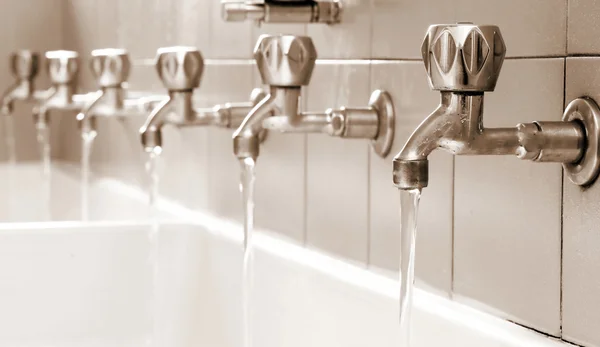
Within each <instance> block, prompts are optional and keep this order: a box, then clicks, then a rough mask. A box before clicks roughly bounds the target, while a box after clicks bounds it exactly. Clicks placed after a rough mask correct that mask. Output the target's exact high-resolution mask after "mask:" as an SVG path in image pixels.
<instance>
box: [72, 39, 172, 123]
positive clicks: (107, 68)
mask: <svg viewBox="0 0 600 347" xmlns="http://www.w3.org/2000/svg"><path fill="white" fill-rule="evenodd" d="M90 67H91V69H92V73H93V75H94V77H95V78H96V82H97V84H98V87H99V88H100V89H99V90H98V91H97V92H96V93H95V94H94V96H93V97H92V98H91V99H90V100H89V102H88V103H87V104H86V105H85V106H84V107H83V108H82V109H81V111H80V112H79V113H78V114H77V120H78V121H79V124H80V128H81V129H82V131H83V132H89V131H95V128H96V126H95V119H96V117H125V116H135V115H144V114H147V113H148V112H149V111H150V110H151V109H152V108H153V107H154V106H155V105H156V104H158V103H159V102H161V101H163V100H165V99H166V98H167V96H166V95H164V96H163V95H147V96H141V95H131V92H129V91H128V90H127V79H128V77H129V72H130V70H131V61H130V59H129V54H128V53H127V51H126V50H124V49H115V48H106V49H97V50H94V51H92V58H91V60H90Z"/></svg>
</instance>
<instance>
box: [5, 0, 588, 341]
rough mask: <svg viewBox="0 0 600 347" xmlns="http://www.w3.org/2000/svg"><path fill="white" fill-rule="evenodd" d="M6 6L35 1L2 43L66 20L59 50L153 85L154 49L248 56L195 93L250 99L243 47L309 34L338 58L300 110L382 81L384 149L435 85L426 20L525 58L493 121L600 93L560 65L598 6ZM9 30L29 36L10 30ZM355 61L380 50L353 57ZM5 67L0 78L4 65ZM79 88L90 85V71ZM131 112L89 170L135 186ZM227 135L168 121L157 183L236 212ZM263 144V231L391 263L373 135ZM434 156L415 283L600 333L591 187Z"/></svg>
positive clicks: (317, 78)
mask: <svg viewBox="0 0 600 347" xmlns="http://www.w3.org/2000/svg"><path fill="white" fill-rule="evenodd" d="M31 1H34V0H31ZM14 3H15V5H14V6H16V7H15V8H19V9H20V10H19V11H23V12H27V13H29V11H38V9H39V13H37V12H36V13H37V14H36V15H35V16H34V17H33V18H38V19H39V20H38V19H36V20H35V21H30V22H21V21H18V20H16V17H15V16H12V15H6V13H7V12H3V13H5V16H6V18H5V19H6V20H5V21H4V23H13V25H11V26H10V27H13V28H18V29H15V32H7V31H5V32H2V33H0V37H2V36H1V35H3V36H4V37H5V38H6V40H7V42H13V43H12V45H17V42H21V43H27V45H32V46H35V45H38V44H39V46H37V47H39V48H40V49H46V48H53V47H54V46H60V45H61V43H62V39H59V38H60V37H61V35H60V34H59V33H60V32H63V31H64V38H65V40H66V41H65V42H64V46H65V47H68V48H76V49H78V50H80V51H81V52H82V53H86V52H88V51H89V50H91V49H93V48H98V47H103V46H122V47H125V48H128V49H129V50H130V51H131V54H132V56H133V57H134V58H135V59H136V66H135V69H134V71H133V73H132V77H131V86H132V87H133V88H142V89H147V90H154V91H162V86H161V85H160V82H159V81H158V80H157V79H156V77H155V72H154V69H153V67H152V66H148V64H146V63H147V60H148V59H152V58H153V57H154V54H155V50H156V48H158V47H159V46H162V45H171V44H186V45H195V46H198V47H199V48H200V49H201V50H202V52H203V54H204V56H205V58H210V59H222V60H220V63H221V64H223V63H226V62H227V61H228V60H230V59H241V60H240V61H237V62H236V64H234V65H229V66H228V65H225V66H224V65H216V66H215V65H211V66H208V67H207V69H206V75H205V78H204V81H203V84H202V88H201V89H200V90H199V92H198V96H199V103H200V104H203V105H204V104H206V105H208V104H212V103H215V102H221V101H237V100H240V99H241V100H245V98H246V97H247V94H248V93H249V91H250V89H251V87H252V86H254V85H259V84H260V83H258V76H257V73H256V71H255V69H254V67H252V66H251V65H244V64H243V63H244V62H245V61H246V59H250V58H251V57H252V53H251V52H252V47H253V46H254V42H255V40H256V38H257V37H258V35H260V34H263V33H293V34H307V35H309V36H311V37H312V38H313V40H314V42H315V45H316V47H317V50H318V53H319V57H320V58H327V59H342V60H344V61H338V62H337V63H339V64H335V62H331V61H330V62H329V63H328V64H325V65H318V66H317V68H316V70H315V74H314V78H313V80H312V83H311V85H310V86H309V87H308V88H307V90H306V93H305V98H304V101H305V103H306V107H307V108H308V109H310V110H314V109H316V110H320V109H324V108H327V107H333V106H340V105H344V104H348V106H363V105H364V104H365V103H366V101H367V100H368V96H369V94H370V92H371V90H372V89H374V88H386V89H389V90H390V91H391V92H392V94H393V97H394V100H395V103H396V109H397V112H398V123H397V126H396V129H397V131H398V134H397V136H396V140H397V142H396V143H395V144H394V151H397V150H399V149H400V148H401V146H402V142H403V141H404V140H405V139H406V138H407V136H408V135H409V134H410V132H411V130H412V129H413V128H414V127H415V126H416V124H417V123H418V122H419V121H420V120H421V119H422V118H423V117H425V115H426V114H428V113H429V112H431V110H433V108H434V107H435V104H436V103H437V102H438V101H437V98H438V93H436V92H431V91H429V90H428V87H427V83H426V79H425V74H424V69H423V68H422V66H421V63H420V62H419V61H415V60H419V59H420V58H421V57H420V46H421V39H422V37H423V35H424V31H425V29H426V27H427V26H428V25H429V24H435V23H444V22H446V23H447V22H455V21H473V22H476V23H481V24H496V25H499V26H500V27H501V30H502V33H503V36H504V39H505V41H506V45H507V49H508V51H507V55H508V56H509V57H513V58H519V59H514V60H508V61H507V62H506V63H505V66H504V69H503V72H502V75H501V77H500V81H499V84H498V90H497V91H496V92H494V93H489V94H488V95H487V96H486V113H485V114H486V118H485V120H486V124H487V125H488V126H513V125H515V124H516V123H518V122H522V121H528V120H533V119H541V120H545V119H548V120H551V119H559V118H560V116H561V113H562V109H563V106H564V105H563V100H564V99H565V98H566V100H567V101H568V100H570V99H573V98H575V97H577V96H580V95H590V96H593V97H596V98H598V99H600V94H598V90H597V89H598V88H596V87H595V86H596V85H598V83H597V80H598V79H600V77H598V76H600V74H598V72H597V71H600V70H599V69H600V66H599V64H600V63H598V61H600V59H598V58H577V59H571V58H569V59H567V64H566V69H565V63H564V59H563V57H564V56H566V55H567V54H570V55H578V54H598V47H600V44H599V43H598V42H600V41H599V40H598V39H597V37H596V36H597V35H594V33H595V32H596V31H598V30H597V28H598V25H597V24H596V22H597V19H598V18H599V17H600V6H598V5H599V4H598V1H596V0H569V1H567V0H509V1H492V0H446V1H441V0H423V1H407V0H397V1H393V0H344V22H343V23H342V24H339V25H336V26H324V25H264V26H262V27H260V28H256V27H254V26H252V25H251V24H249V23H224V22H223V21H222V20H221V18H220V13H219V12H220V9H219V4H218V1H217V0H180V1H172V2H165V1H159V0H152V1H146V0H143V1H142V0H128V1H117V0H111V1H103V0H52V1H48V0H36V3H39V4H38V7H28V6H27V5H26V4H25V2H22V1H21V2H17V1H15V2H14ZM50 3H52V4H50ZM28 4H29V3H28ZM61 5H64V6H63V7H62V8H61ZM57 9H61V11H59V10H57ZM19 11H17V13H19ZM0 16H2V15H1V14H0ZM40 16H42V17H40ZM63 17H64V20H62V19H63ZM40 18H42V19H43V18H48V19H46V20H48V21H49V22H50V23H54V24H52V25H50V26H48V27H47V26H46V24H44V26H43V28H42V27H40V28H38V29H36V30H33V29H32V28H35V26H32V24H31V23H35V24H39V25H40V26H41V24H40V23H45V22H44V20H42V19H40ZM17 22H18V23H17ZM22 23H26V25H23V24H22ZM7 27H8V26H7ZM49 27H50V28H53V29H52V30H54V31H52V30H50V29H48V28H49ZM42 30H46V32H48V33H49V34H48V35H44V38H43V39H40V38H39V36H36V35H35V34H36V33H38V32H40V31H42ZM16 32H18V33H28V34H27V35H24V36H23V35H22V36H23V37H20V36H17V34H16ZM46 36H47V37H52V38H53V39H54V40H48V39H47V38H46ZM16 37H19V40H14V38H16ZM11 40H12V41H11ZM27 40H33V41H27ZM550 57H556V58H550ZM365 58H376V59H382V61H375V62H372V63H369V61H366V60H363V61H356V60H360V59H365ZM531 58H542V59H531ZM350 59H351V60H350ZM346 60H350V61H346ZM230 62H231V61H230ZM2 71H5V70H0V74H2V73H4V74H5V75H0V77H2V76H5V77H6V72H2ZM565 71H566V73H565ZM565 79H566V90H565V87H564V85H565ZM4 80H6V78H5V79H4ZM82 85H83V87H84V88H91V87H92V85H93V83H92V81H91V80H90V79H89V73H88V72H85V73H84V76H83V80H82ZM565 95H566V96H565ZM26 118H27V119H26ZM28 118H29V117H23V119H26V121H25V120H22V122H23V125H22V129H21V130H20V131H22V134H23V135H22V136H21V138H20V139H19V141H24V140H23V139H24V138H28V137H31V134H30V133H29V134H28V133H27V131H29V132H30V130H29V129H30V128H28V126H29V124H28V122H29V119H28ZM140 122H141V119H138V120H130V121H127V122H123V123H114V122H102V123H101V124H100V135H99V138H98V142H97V146H96V149H95V153H94V162H95V165H96V167H97V169H98V170H102V171H103V172H107V173H110V174H112V175H114V176H116V177H120V178H122V179H126V180H128V181H131V182H134V183H136V184H145V181H146V178H145V176H144V173H143V168H142V165H143V161H144V156H143V155H141V154H140V148H139V143H138V135H137V131H136V130H137V127H138V126H139V124H140ZM74 130H75V124H74V122H73V121H72V118H70V117H68V116H65V117H63V121H62V122H61V125H60V134H61V137H62V138H61V142H60V146H55V147H58V148H59V149H60V151H61V156H62V157H63V158H66V159H70V160H79V148H78V142H79V141H78V139H77V135H76V132H75V131H74ZM230 133H231V132H230V131H227V130H216V129H186V130H184V131H178V130H175V129H169V130H166V132H165V168H164V170H163V172H162V177H161V179H162V182H163V186H162V187H161V193H162V194H164V195H166V196H168V197H170V198H172V199H176V200H178V201H180V202H183V203H185V204H187V205H189V206H192V207H195V208H198V209H209V210H210V211H212V212H214V213H218V214H220V215H222V216H225V217H227V218H233V219H239V218H240V212H241V211H240V209H239V201H240V200H239V196H238V193H237V175H238V173H237V164H236V163H235V160H234V159H233V158H231V157H228V156H229V155H231V140H230ZM20 134H21V133H20ZM26 146H27V145H23V144H22V143H20V147H26ZM261 150H262V155H261V157H260V159H259V162H258V166H257V172H258V179H257V192H256V195H257V197H256V200H257V210H256V222H257V224H258V225H259V226H260V227H265V228H268V229H272V230H276V231H279V232H281V233H284V234H285V235H287V236H289V237H291V238H293V239H295V240H297V241H299V242H305V243H306V244H307V245H308V246H312V247H319V248H322V249H324V250H326V251H328V252H334V253H337V254H339V255H341V256H343V257H346V258H348V259H351V260H353V261H359V262H362V263H365V264H367V265H371V266H374V267H384V268H388V269H397V259H398V249H399V245H398V244H399V240H398V239H399V237H398V236H399V235H398V214H397V213H398V211H397V210H398V198H397V192H396V191H395V190H394V189H393V188H392V185H391V169H390V168H391V159H390V158H387V159H381V158H379V157H377V156H376V155H374V154H373V153H371V151H370V149H369V146H368V144H367V142H365V141H359V140H357V141H344V140H340V139H335V138H328V137H326V136H324V135H308V136H307V135H289V134H285V135H284V134H271V136H270V137H269V139H268V140H267V142H266V143H265V144H264V145H263V147H262V148H261ZM30 152H31V151H30ZM33 153H34V152H33ZM431 165H432V170H431V176H432V177H431V187H430V188H428V189H427V190H426V191H425V192H424V194H423V199H422V208H421V215H420V217H419V222H420V233H419V237H418V239H419V243H418V256H417V257H418V259H417V260H418V262H417V276H418V278H419V283H420V284H421V285H425V286H430V287H433V288H435V289H437V290H439V291H441V292H443V293H446V294H448V295H450V294H451V291H453V294H455V296H456V297H457V298H459V299H461V300H464V301H465V302H468V303H470V304H474V305H476V306H477V307H480V308H482V309H486V310H490V311H491V312H494V313H496V314H499V315H501V316H502V317H505V318H507V319H510V320H513V321H516V322H517V323H519V324H523V325H526V326H530V327H532V328H534V329H536V330H540V331H542V332H544V333H547V334H551V335H555V336H560V335H561V326H562V334H563V337H564V338H565V339H567V340H569V341H572V342H575V343H579V344H583V345H586V346H594V345H600V335H599V334H598V332H597V329H596V327H597V326H598V324H600V316H599V315H598V314H597V312H598V311H600V307H598V305H596V303H597V302H598V300H597V295H596V294H597V291H598V290H599V289H600V285H599V284H598V283H597V282H598V278H600V272H599V271H598V267H597V266H596V264H597V263H598V259H596V258H597V257H596V256H595V254H596V253H598V252H597V249H598V248H600V240H599V239H598V238H597V237H595V236H594V235H595V232H596V231H597V230H596V229H597V228H596V227H595V225H596V224H598V223H597V218H595V215H597V210H598V209H597V208H596V207H595V205H596V203H597V202H598V201H597V200H598V199H595V198H594V196H595V195H596V194H595V193H594V189H595V188H594V187H595V186H593V187H591V188H590V189H587V190H584V191H582V190H580V189H579V188H576V187H573V186H572V185H570V184H569V183H565V184H564V192H562V191H561V180H562V175H561V171H560V167H559V166H558V165H553V164H530V163H524V162H520V161H519V160H518V159H516V158H456V160H455V159H454V158H452V157H451V156H449V155H446V154H443V153H435V154H434V155H433V156H432V160H431ZM562 194H564V206H563V205H562V204H561V199H562ZM561 209H562V215H561ZM561 216H564V218H561ZM561 223H562V225H561ZM561 230H564V242H563V241H561V240H562V238H561V235H562V234H561ZM561 243H562V249H563V250H562V251H561ZM561 257H562V260H563V262H562V276H563V277H562V290H563V291H562V321H561Z"/></svg>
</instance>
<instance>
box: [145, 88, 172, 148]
mask: <svg viewBox="0 0 600 347" xmlns="http://www.w3.org/2000/svg"><path fill="white" fill-rule="evenodd" d="M174 112H175V107H174V105H173V101H172V99H171V98H168V99H166V100H164V101H162V102H160V103H159V104H158V105H156V107H154V109H153V110H152V112H150V115H149V116H148V118H147V119H146V122H145V123H144V125H142V127H141V128H140V135H141V137H142V145H143V146H144V150H145V151H146V152H152V151H153V150H154V149H155V148H157V147H161V146H162V127H163V125H164V124H165V121H166V120H167V119H168V118H170V115H171V114H173V113H174Z"/></svg>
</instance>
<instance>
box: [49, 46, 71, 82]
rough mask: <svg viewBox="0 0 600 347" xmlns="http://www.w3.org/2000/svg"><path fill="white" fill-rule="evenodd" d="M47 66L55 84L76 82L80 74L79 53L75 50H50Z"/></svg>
mask: <svg viewBox="0 0 600 347" xmlns="http://www.w3.org/2000/svg"><path fill="white" fill-rule="evenodd" d="M46 68H47V70H48V75H49V76H50V81H51V82H52V83H53V84H70V83H75V82H76V81H77V77H78V75H79V54H78V53H77V52H74V51H62V50H60V51H48V52H46Z"/></svg>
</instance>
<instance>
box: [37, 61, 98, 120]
mask: <svg viewBox="0 0 600 347" xmlns="http://www.w3.org/2000/svg"><path fill="white" fill-rule="evenodd" d="M46 69H47V71H48V76H49V77H50V82H51V84H52V86H51V87H50V88H49V89H48V91H47V94H46V95H45V97H44V98H43V99H41V100H39V103H38V104H37V105H36V106H35V107H34V109H33V114H34V117H35V121H36V123H37V124H38V125H40V124H44V123H47V122H48V114H49V112H50V111H52V110H61V111H68V110H70V111H79V110H81V108H82V107H84V105H85V104H86V102H88V101H89V100H90V98H91V97H92V96H93V94H75V91H76V89H77V79H78V77H79V54H78V53H77V52H74V51H63V50H60V51H48V52H46Z"/></svg>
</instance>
